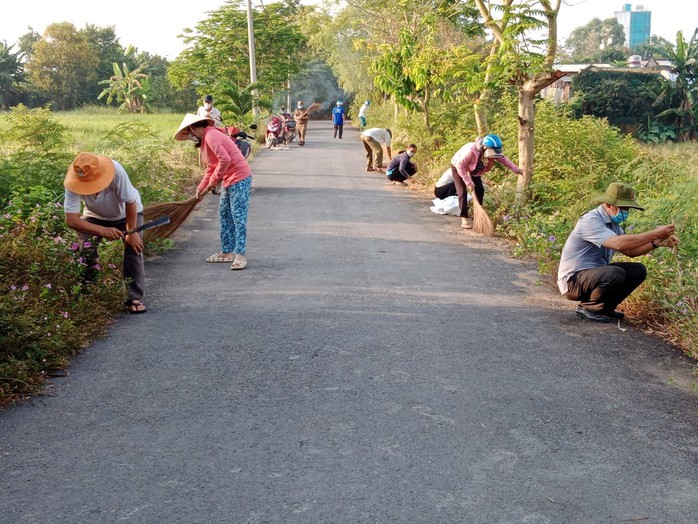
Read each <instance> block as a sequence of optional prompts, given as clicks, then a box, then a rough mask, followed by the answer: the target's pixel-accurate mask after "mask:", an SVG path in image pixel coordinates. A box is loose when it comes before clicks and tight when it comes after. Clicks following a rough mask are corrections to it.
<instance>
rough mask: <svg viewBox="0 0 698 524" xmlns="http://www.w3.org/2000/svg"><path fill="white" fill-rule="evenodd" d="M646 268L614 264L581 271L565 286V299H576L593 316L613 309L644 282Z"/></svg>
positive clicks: (628, 264) (624, 263)
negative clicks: (566, 288)
mask: <svg viewBox="0 0 698 524" xmlns="http://www.w3.org/2000/svg"><path fill="white" fill-rule="evenodd" d="M646 277H647V269H646V268H645V266H644V265H642V264H640V263H639V262H614V263H613V264H610V265H608V266H603V267H595V268H593V269H583V270H581V271H578V272H577V273H575V275H574V276H573V277H572V279H571V280H570V281H569V282H568V283H567V287H568V289H569V290H568V291H567V293H565V298H567V299H569V300H579V301H580V305H581V306H582V307H583V308H585V309H587V310H588V311H592V312H593V313H608V312H611V311H613V310H615V309H616V307H617V306H618V304H620V303H621V302H623V300H625V299H626V298H628V296H629V295H630V293H632V292H633V291H635V289H637V287H638V286H639V285H640V284H642V283H643V282H644V281H645V278H646Z"/></svg>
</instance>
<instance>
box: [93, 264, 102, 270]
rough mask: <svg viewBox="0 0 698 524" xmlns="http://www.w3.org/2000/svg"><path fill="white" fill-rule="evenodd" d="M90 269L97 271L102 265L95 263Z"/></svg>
mask: <svg viewBox="0 0 698 524" xmlns="http://www.w3.org/2000/svg"><path fill="white" fill-rule="evenodd" d="M92 269H96V270H97V271H99V270H100V269H102V266H100V265H99V264H95V265H94V266H92Z"/></svg>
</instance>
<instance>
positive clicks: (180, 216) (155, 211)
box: [143, 188, 210, 240]
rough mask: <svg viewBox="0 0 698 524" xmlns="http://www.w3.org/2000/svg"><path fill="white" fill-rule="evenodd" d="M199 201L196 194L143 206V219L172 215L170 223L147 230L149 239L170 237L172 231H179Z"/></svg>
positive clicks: (148, 219)
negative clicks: (181, 199) (174, 200)
mask: <svg viewBox="0 0 698 524" xmlns="http://www.w3.org/2000/svg"><path fill="white" fill-rule="evenodd" d="M209 189H210V188H207V189H206V191H205V192H204V195H205V194H206V193H208V191H209ZM198 203H199V201H198V200H197V199H196V197H195V196H193V197H191V198H189V199H187V200H184V201H182V202H165V203H162V204H150V205H149V206H146V207H144V208H143V220H145V221H146V222H148V221H151V220H155V219H156V218H159V217H161V216H163V215H167V216H169V217H170V223H169V224H166V225H164V226H161V227H158V228H155V229H149V230H148V231H147V232H146V238H147V240H157V239H160V238H169V237H170V236H171V235H172V233H174V232H175V231H177V229H178V228H179V226H181V225H182V222H184V221H185V220H186V218H187V217H188V216H189V215H190V214H191V212H192V211H194V208H195V207H196V204H198Z"/></svg>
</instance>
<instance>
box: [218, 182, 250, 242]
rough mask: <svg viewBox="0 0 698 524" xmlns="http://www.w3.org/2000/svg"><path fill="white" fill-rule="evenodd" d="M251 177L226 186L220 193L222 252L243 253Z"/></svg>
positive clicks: (219, 210)
mask: <svg viewBox="0 0 698 524" xmlns="http://www.w3.org/2000/svg"><path fill="white" fill-rule="evenodd" d="M251 187H252V177H251V176H248V177H247V178H246V179H244V180H241V181H240V182H236V183H235V184H233V185H231V186H229V187H226V188H224V189H223V192H222V193H221V200H220V203H219V204H218V216H219V217H220V221H221V247H222V248H223V253H235V254H238V255H244V254H245V245H246V244H247V209H248V208H249V207H250V188H251Z"/></svg>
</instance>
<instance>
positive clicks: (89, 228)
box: [65, 213, 124, 240]
mask: <svg viewBox="0 0 698 524" xmlns="http://www.w3.org/2000/svg"><path fill="white" fill-rule="evenodd" d="M65 223H66V224H67V225H68V227H69V228H71V229H74V230H75V231H78V232H80V233H85V234H87V235H94V236H98V237H104V238H106V239H107V240H118V239H120V238H124V234H123V232H121V230H119V229H117V228H115V227H104V226H100V225H98V224H92V223H90V222H88V221H87V220H84V219H82V218H80V213H66V214H65Z"/></svg>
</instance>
